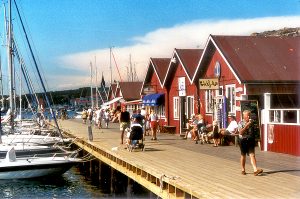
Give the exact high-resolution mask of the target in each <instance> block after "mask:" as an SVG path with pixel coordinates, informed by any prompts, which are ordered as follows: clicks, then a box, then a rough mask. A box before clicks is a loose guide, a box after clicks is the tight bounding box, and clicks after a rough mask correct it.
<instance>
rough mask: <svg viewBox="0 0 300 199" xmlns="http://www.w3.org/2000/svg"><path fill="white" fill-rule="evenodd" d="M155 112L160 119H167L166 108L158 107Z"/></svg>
mask: <svg viewBox="0 0 300 199" xmlns="http://www.w3.org/2000/svg"><path fill="white" fill-rule="evenodd" d="M154 110H155V113H157V115H158V116H159V117H160V118H165V117H166V115H165V114H166V109H165V106H164V105H163V106H156V107H155V108H154Z"/></svg>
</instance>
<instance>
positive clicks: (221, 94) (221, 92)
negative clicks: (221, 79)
mask: <svg viewBox="0 0 300 199" xmlns="http://www.w3.org/2000/svg"><path fill="white" fill-rule="evenodd" d="M216 96H223V86H220V88H219V89H218V90H216Z"/></svg>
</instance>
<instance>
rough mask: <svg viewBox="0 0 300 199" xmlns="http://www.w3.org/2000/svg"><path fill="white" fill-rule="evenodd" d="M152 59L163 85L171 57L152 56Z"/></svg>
mask: <svg viewBox="0 0 300 199" xmlns="http://www.w3.org/2000/svg"><path fill="white" fill-rule="evenodd" d="M150 61H151V63H152V66H153V68H154V71H155V73H156V75H157V77H158V79H159V82H160V85H161V87H162V82H163V80H164V78H165V76H166V74H167V70H168V66H169V64H170V58H150Z"/></svg>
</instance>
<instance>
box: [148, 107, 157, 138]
mask: <svg viewBox="0 0 300 199" xmlns="http://www.w3.org/2000/svg"><path fill="white" fill-rule="evenodd" d="M149 120H150V128H151V133H152V138H151V140H157V137H156V131H157V122H158V117H157V115H156V113H155V112H154V110H151V114H150V115H149Z"/></svg>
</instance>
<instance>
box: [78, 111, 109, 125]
mask: <svg viewBox="0 0 300 199" xmlns="http://www.w3.org/2000/svg"><path fill="white" fill-rule="evenodd" d="M81 118H82V123H83V124H86V123H87V121H88V122H89V124H92V123H93V120H94V121H95V126H97V127H98V128H99V129H100V128H103V126H102V121H104V124H105V127H106V128H108V124H109V122H110V120H111V113H110V110H109V109H106V110H104V109H100V108H96V109H95V110H93V109H92V108H89V109H87V110H86V109H84V110H83V111H82V115H81Z"/></svg>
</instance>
